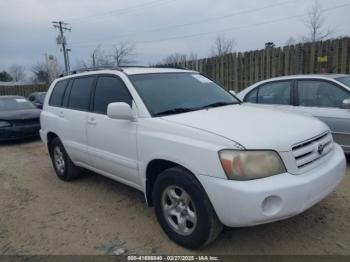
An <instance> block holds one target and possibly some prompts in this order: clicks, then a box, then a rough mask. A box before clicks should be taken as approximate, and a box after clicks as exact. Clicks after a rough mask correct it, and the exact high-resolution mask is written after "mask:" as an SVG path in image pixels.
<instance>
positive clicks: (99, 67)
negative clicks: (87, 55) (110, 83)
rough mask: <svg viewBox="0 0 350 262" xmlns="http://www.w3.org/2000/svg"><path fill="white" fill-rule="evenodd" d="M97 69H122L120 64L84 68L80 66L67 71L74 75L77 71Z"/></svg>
mask: <svg viewBox="0 0 350 262" xmlns="http://www.w3.org/2000/svg"><path fill="white" fill-rule="evenodd" d="M98 70H117V71H121V72H122V71H123V68H121V67H120V66H97V67H86V68H80V69H76V70H73V71H70V72H69V75H75V74H78V73H83V72H90V71H98Z"/></svg>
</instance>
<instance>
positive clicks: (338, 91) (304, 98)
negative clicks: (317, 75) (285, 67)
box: [298, 80, 350, 108]
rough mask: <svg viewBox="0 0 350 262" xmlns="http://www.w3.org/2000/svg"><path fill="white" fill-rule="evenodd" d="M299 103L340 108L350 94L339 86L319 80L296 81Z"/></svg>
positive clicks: (306, 105) (308, 105) (309, 105)
mask: <svg viewBox="0 0 350 262" xmlns="http://www.w3.org/2000/svg"><path fill="white" fill-rule="evenodd" d="M298 96H299V105H300V106H305V107H333V108H341V107H342V105H343V101H344V100H345V99H350V94H349V93H348V92H347V91H346V90H344V89H343V88H341V87H338V86H336V85H334V84H332V83H329V82H326V81H321V80H301V81H298Z"/></svg>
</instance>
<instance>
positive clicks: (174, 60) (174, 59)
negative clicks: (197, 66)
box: [163, 53, 187, 65]
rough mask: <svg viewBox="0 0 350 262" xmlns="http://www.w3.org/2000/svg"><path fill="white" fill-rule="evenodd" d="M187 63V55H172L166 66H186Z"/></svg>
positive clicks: (167, 59) (168, 57)
mask: <svg viewBox="0 0 350 262" xmlns="http://www.w3.org/2000/svg"><path fill="white" fill-rule="evenodd" d="M186 61H187V55H186V54H180V53H175V54H172V55H169V56H167V57H166V58H165V59H164V60H163V63H164V64H171V65H180V64H184V63H186Z"/></svg>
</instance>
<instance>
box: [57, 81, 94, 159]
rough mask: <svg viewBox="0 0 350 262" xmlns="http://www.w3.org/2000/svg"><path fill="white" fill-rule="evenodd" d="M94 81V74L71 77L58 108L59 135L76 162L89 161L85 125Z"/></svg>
mask: <svg viewBox="0 0 350 262" xmlns="http://www.w3.org/2000/svg"><path fill="white" fill-rule="evenodd" d="M94 81H95V76H84V77H77V78H74V79H72V80H71V81H70V82H69V84H68V86H67V88H66V90H65V94H64V98H63V102H62V107H61V108H59V110H58V116H59V119H60V124H59V125H57V127H58V132H59V137H60V138H61V140H62V141H63V144H64V147H65V149H66V150H67V152H68V154H69V156H70V157H71V159H72V160H73V161H74V162H75V163H77V164H79V163H83V164H88V163H89V162H90V161H89V160H90V159H89V156H88V150H87V135H86V125H87V115H88V110H89V107H90V100H91V94H92V87H93V84H94Z"/></svg>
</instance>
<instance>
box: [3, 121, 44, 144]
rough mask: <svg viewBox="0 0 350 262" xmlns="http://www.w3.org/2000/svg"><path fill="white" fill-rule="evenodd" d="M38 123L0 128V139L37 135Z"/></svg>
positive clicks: (7, 139) (6, 139)
mask: <svg viewBox="0 0 350 262" xmlns="http://www.w3.org/2000/svg"><path fill="white" fill-rule="evenodd" d="M39 130H40V124H38V125H28V126H20V127H19V126H16V127H2V128H0V141H9V140H16V139H23V138H30V137H38V136H39Z"/></svg>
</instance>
